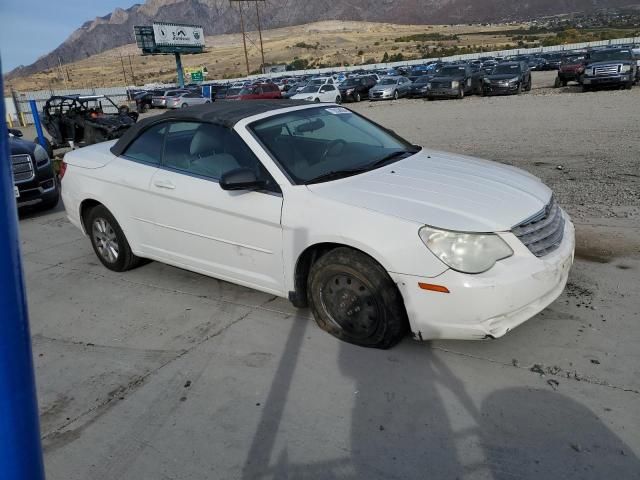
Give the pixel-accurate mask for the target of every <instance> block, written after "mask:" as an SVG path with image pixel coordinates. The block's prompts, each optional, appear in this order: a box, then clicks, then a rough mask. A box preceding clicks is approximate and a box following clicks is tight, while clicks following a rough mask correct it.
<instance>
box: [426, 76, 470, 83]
mask: <svg viewBox="0 0 640 480" xmlns="http://www.w3.org/2000/svg"><path fill="white" fill-rule="evenodd" d="M463 79H464V75H454V76H451V75H449V76H446V77H445V76H440V75H436V76H435V77H433V80H434V81H438V82H451V81H454V80H457V81H460V80H463Z"/></svg>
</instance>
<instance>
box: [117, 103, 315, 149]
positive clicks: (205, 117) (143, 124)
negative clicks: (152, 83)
mask: <svg viewBox="0 0 640 480" xmlns="http://www.w3.org/2000/svg"><path fill="white" fill-rule="evenodd" d="M302 105H306V106H310V105H313V103H309V102H307V101H304V100H240V101H237V100H225V101H219V102H214V103H207V104H205V105H194V106H192V107H189V108H184V109H177V110H172V111H168V112H165V113H163V114H161V115H155V116H153V117H148V118H145V119H144V120H140V121H139V122H138V123H136V124H135V125H132V126H131V128H129V129H128V130H127V131H126V132H125V133H124V135H122V137H120V139H119V140H118V141H117V142H116V144H115V145H114V146H113V147H111V153H113V154H114V155H116V156H119V155H121V154H122V153H123V152H124V151H125V150H126V149H127V147H128V146H129V144H130V143H131V142H132V141H133V140H135V139H136V138H137V137H138V135H139V134H140V133H141V132H143V131H144V130H146V129H147V128H149V127H150V126H151V125H155V124H157V123H160V122H164V121H167V120H191V121H197V122H207V123H213V124H216V125H222V126H223V127H227V128H233V126H234V125H235V124H236V123H238V122H239V121H240V120H242V119H244V118H247V117H252V116H253V115H259V114H261V113H266V112H270V111H273V110H280V109H281V108H287V107H297V106H302Z"/></svg>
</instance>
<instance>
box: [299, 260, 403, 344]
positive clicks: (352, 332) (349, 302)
mask: <svg viewBox="0 0 640 480" xmlns="http://www.w3.org/2000/svg"><path fill="white" fill-rule="evenodd" d="M307 297H308V301H309V305H310V307H311V311H312V313H313V316H314V317H315V320H316V322H317V324H318V325H319V326H320V328H322V329H323V330H325V331H326V332H328V333H330V334H331V335H333V336H334V337H336V338H338V339H340V340H343V341H345V342H349V343H353V344H355V345H360V346H362V347H372V348H383V349H386V348H390V347H392V346H394V345H395V344H396V343H398V342H399V341H400V340H401V339H402V337H403V336H404V335H405V334H406V332H407V329H408V322H407V315H406V311H405V309H404V304H403V302H402V297H401V296H400V292H399V291H398V288H397V287H396V285H395V283H394V282H393V281H392V280H391V278H390V277H389V275H388V274H387V272H386V271H385V270H384V268H382V266H380V265H379V264H378V263H377V262H376V261H375V260H373V259H372V258H371V257H369V256H368V255H365V254H364V253H362V252H359V251H357V250H353V249H351V248H346V247H340V248H336V249H335V250H332V251H330V252H329V253H327V254H325V255H324V256H322V257H320V259H319V260H318V261H317V262H316V263H314V264H313V266H312V267H311V272H310V273H309V277H308V279H307Z"/></svg>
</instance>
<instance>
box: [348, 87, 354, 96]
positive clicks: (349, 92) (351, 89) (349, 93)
mask: <svg viewBox="0 0 640 480" xmlns="http://www.w3.org/2000/svg"><path fill="white" fill-rule="evenodd" d="M354 90H355V89H354V88H349V89H347V95H351V94H352V93H353V91H354Z"/></svg>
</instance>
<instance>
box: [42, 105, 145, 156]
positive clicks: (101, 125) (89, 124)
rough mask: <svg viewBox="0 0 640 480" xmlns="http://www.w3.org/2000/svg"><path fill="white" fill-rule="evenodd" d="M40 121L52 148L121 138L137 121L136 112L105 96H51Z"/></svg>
mask: <svg viewBox="0 0 640 480" xmlns="http://www.w3.org/2000/svg"><path fill="white" fill-rule="evenodd" d="M41 120H42V125H43V126H44V128H45V130H46V131H47V133H49V135H50V136H51V139H52V140H53V142H52V143H53V145H52V147H53V148H59V147H66V146H69V145H72V146H85V145H92V144H94V143H99V142H104V141H105V140H113V139H115V138H120V137H121V136H122V134H123V133H124V132H126V131H127V130H128V129H129V127H131V126H132V125H133V124H135V123H136V121H137V120H138V113H137V112H130V111H129V107H128V106H126V105H121V106H117V105H116V104H115V103H114V102H113V100H111V99H110V98H109V97H107V96H105V95H54V96H52V97H51V98H49V100H47V102H46V103H45V105H44V109H43V111H42V119H41Z"/></svg>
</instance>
